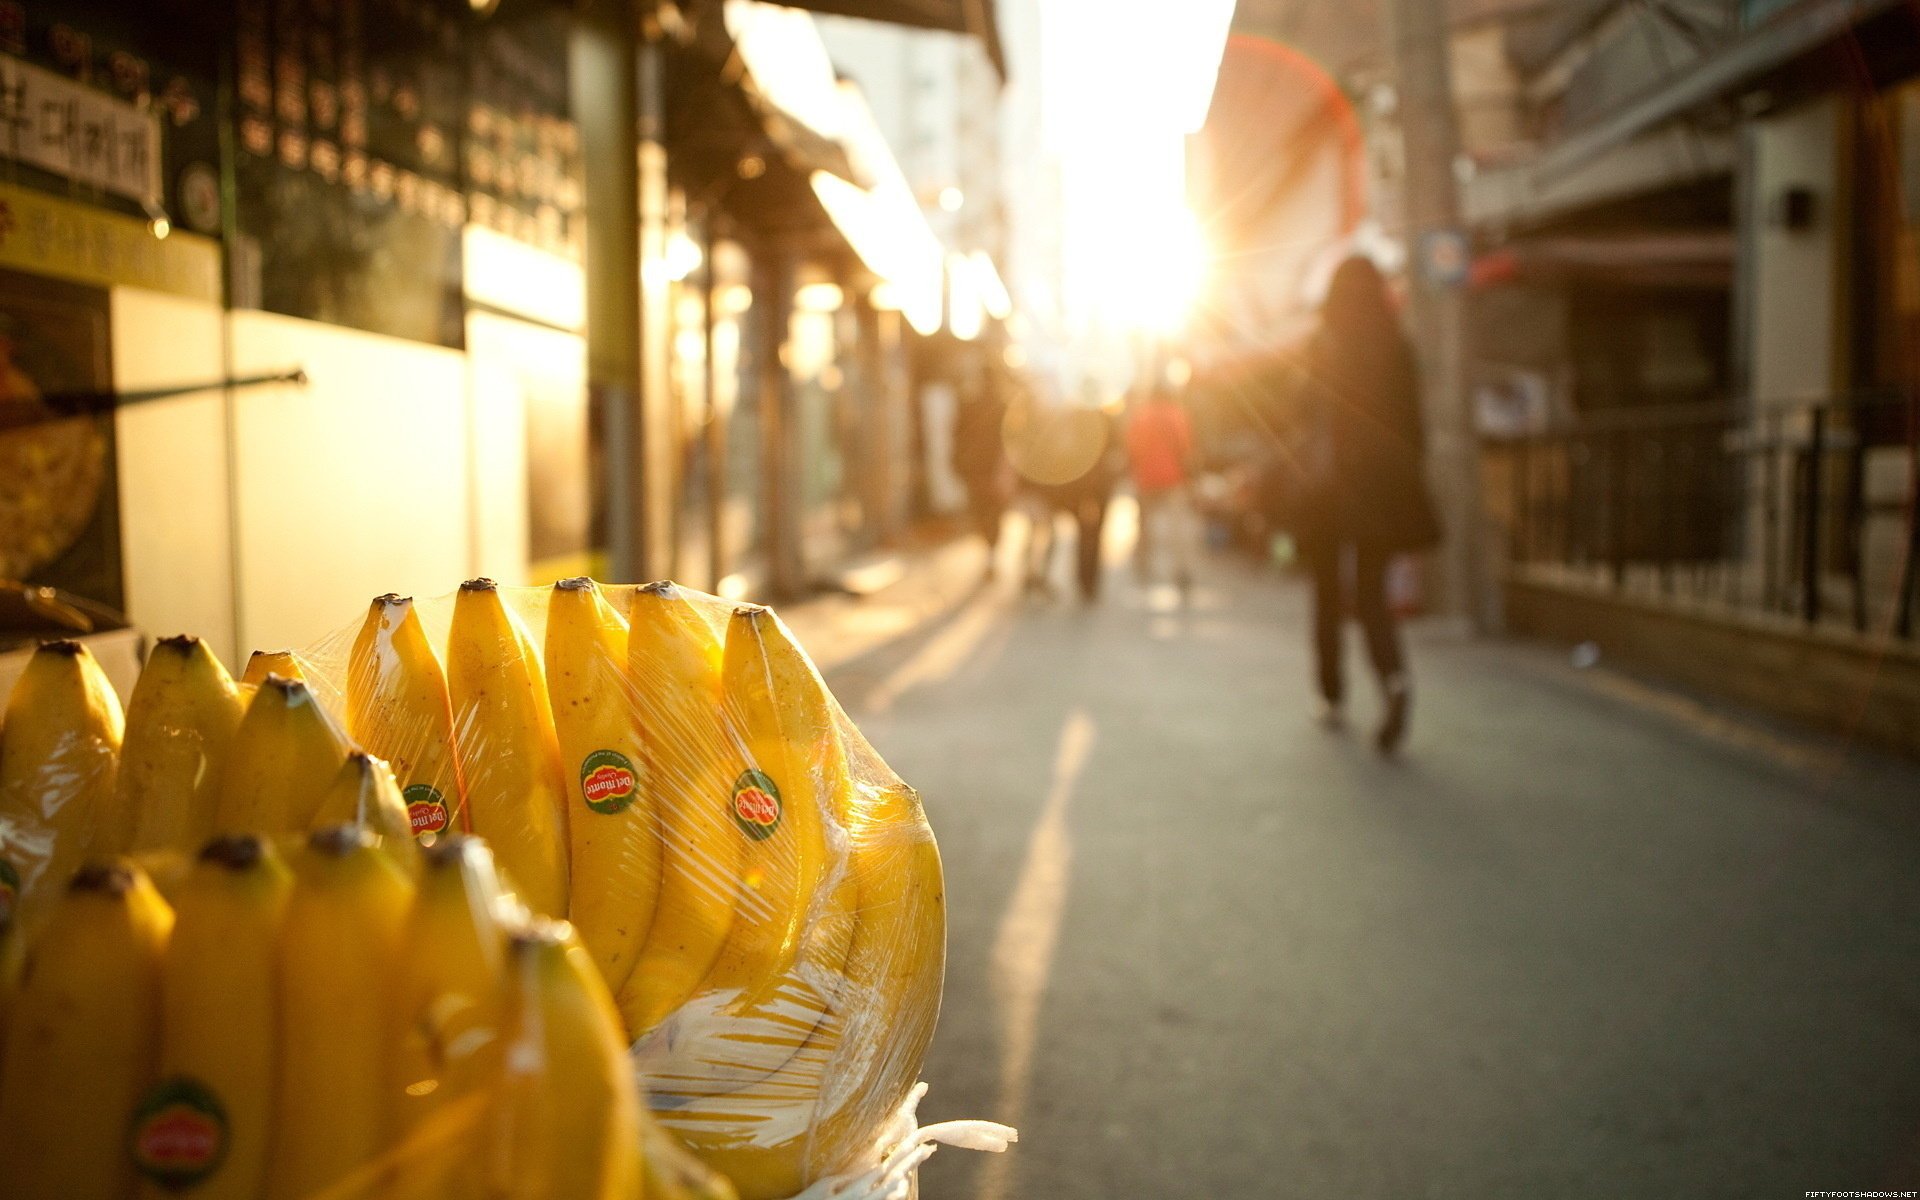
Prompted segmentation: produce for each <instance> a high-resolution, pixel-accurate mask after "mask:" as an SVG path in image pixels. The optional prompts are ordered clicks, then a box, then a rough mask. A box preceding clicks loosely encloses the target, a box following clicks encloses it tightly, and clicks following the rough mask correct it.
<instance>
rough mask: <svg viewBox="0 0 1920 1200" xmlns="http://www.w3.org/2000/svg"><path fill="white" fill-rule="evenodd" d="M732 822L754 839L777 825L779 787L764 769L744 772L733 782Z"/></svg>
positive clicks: (765, 836) (768, 833)
mask: <svg viewBox="0 0 1920 1200" xmlns="http://www.w3.org/2000/svg"><path fill="white" fill-rule="evenodd" d="M729 808H730V811H731V812H732V813H733V823H734V824H736V825H738V826H739V827H740V831H741V832H742V833H744V834H746V835H747V836H748V837H750V838H752V839H753V840H754V841H756V842H764V841H766V840H767V839H768V838H770V837H772V836H773V834H774V831H775V830H776V829H778V828H780V813H781V808H780V788H779V786H778V785H776V784H775V783H774V782H773V778H772V777H771V776H769V775H768V774H767V773H766V772H764V771H751V770H750V771H744V772H742V773H741V775H740V778H738V779H736V780H734V781H733V803H732V804H731V805H730V806H729Z"/></svg>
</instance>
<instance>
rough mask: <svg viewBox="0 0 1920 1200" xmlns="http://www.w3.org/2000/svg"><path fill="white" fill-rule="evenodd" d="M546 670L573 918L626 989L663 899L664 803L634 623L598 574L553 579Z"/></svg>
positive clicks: (616, 984)
mask: <svg viewBox="0 0 1920 1200" xmlns="http://www.w3.org/2000/svg"><path fill="white" fill-rule="evenodd" d="M546 668H547V691H548V694H549V696H550V698H551V700H552V703H553V725H554V730H555V732H556V733H557V735H558V736H559V740H560V761H561V762H562V763H563V764H565V767H566V771H567V802H568V804H569V805H570V807H569V809H568V812H567V832H568V841H569V843H570V845H569V851H570V852H569V854H568V860H567V873H568V877H569V878H570V879H571V880H572V881H573V892H572V895H571V897H569V900H568V907H567V914H568V920H569V921H571V922H572V924H573V927H574V930H575V931H576V932H577V933H578V934H579V935H580V941H581V943H582V944H583V945H584V946H586V948H587V953H588V954H589V955H590V956H592V958H593V962H594V965H595V966H597V967H599V968H600V974H601V975H602V976H603V977H604V978H605V979H606V981H607V987H608V989H609V990H611V991H614V992H618V991H619V990H620V988H621V986H622V985H624V984H625V983H626V982H627V979H628V978H629V977H630V976H631V975H632V974H633V965H634V960H635V959H636V958H638V957H639V954H640V946H641V943H642V942H644V941H645V940H646V936H647V930H648V928H649V927H650V926H651V925H652V924H653V916H654V908H655V905H656V904H657V903H658V901H659V896H660V824H659V817H660V810H659V806H658V800H659V794H658V791H657V789H656V787H655V785H654V783H653V781H652V780H651V779H649V778H648V777H647V776H646V750H645V747H644V745H643V744H642V741H641V726H640V713H639V711H638V706H637V705H636V703H635V699H636V697H635V695H634V688H633V686H632V685H631V684H629V682H628V680H627V623H626V621H625V620H623V619H622V618H621V616H620V614H619V613H617V612H615V611H614V610H613V608H612V607H611V606H609V605H608V604H607V601H606V598H605V597H604V596H602V595H601V593H600V589H599V587H598V586H597V585H596V584H595V583H594V582H593V580H591V579H587V578H577V579H563V580H561V581H560V582H559V583H556V584H554V585H553V596H552V599H551V600H550V601H549V603H548V607H547V644H546Z"/></svg>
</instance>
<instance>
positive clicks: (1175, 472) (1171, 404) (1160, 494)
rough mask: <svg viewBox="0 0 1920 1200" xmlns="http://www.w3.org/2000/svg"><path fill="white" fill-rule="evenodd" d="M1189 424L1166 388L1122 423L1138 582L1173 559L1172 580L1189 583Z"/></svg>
mask: <svg viewBox="0 0 1920 1200" xmlns="http://www.w3.org/2000/svg"><path fill="white" fill-rule="evenodd" d="M1192 462H1193V426H1192V423H1191V422H1190V421H1189V420H1188V419H1187V410H1186V409H1185V408H1183V407H1182V406H1181V404H1180V402H1179V401H1178V400H1177V399H1176V398H1175V397H1174V394H1173V392H1172V391H1171V390H1169V389H1167V388H1165V387H1159V388H1155V389H1153V390H1152V391H1150V392H1149V393H1148V394H1147V398H1146V400H1145V401H1144V402H1142V403H1141V404H1140V405H1139V406H1137V407H1136V408H1135V409H1134V411H1133V417H1132V419H1131V420H1130V421H1128V423H1127V464H1128V466H1129V468H1130V469H1131V472H1132V475H1133V490H1134V495H1135V497H1136V498H1137V499H1138V500H1139V502H1140V536H1139V541H1138V543H1137V544H1136V545H1135V547H1134V572H1135V575H1136V576H1137V577H1138V578H1139V580H1140V582H1141V583H1152V582H1153V581H1154V580H1155V579H1156V578H1158V572H1157V570H1156V566H1157V560H1158V559H1160V558H1162V557H1166V558H1170V559H1171V560H1172V564H1173V583H1174V586H1175V587H1177V588H1179V589H1180V594H1181V595H1182V596H1185V595H1186V594H1187V593H1188V591H1190V590H1191V589H1192V587H1193V532H1192V530H1193V497H1192V478H1191V464H1192Z"/></svg>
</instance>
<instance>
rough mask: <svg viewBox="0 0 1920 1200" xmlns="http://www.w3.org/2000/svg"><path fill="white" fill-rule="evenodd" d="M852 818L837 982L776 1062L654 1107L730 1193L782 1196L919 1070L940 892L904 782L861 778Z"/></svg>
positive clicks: (880, 1122) (854, 1137) (933, 1007)
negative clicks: (851, 892) (729, 1083)
mask: <svg viewBox="0 0 1920 1200" xmlns="http://www.w3.org/2000/svg"><path fill="white" fill-rule="evenodd" d="M851 820H852V822H853V827H854V832H853V842H854V845H855V849H854V877H855V879H856V880H857V885H858V886H857V896H858V901H857V908H856V911H855V914H854V923H853V938H852V945H851V947H850V949H849V950H848V952H847V957H846V966H845V976H844V988H845V991H844V992H843V993H842V994H841V996H840V997H839V998H838V1000H837V1001H836V1003H835V1005H834V1009H833V1011H832V1013H830V1014H829V1016H828V1017H827V1018H826V1019H824V1020H822V1021H821V1022H820V1023H819V1024H818V1026H816V1028H815V1029H814V1031H813V1034H812V1035H811V1037H810V1038H809V1039H808V1041H807V1043H806V1045H805V1046H803V1047H802V1048H801V1049H800V1050H799V1051H798V1052H796V1053H795V1054H794V1055H793V1056H792V1057H791V1058H790V1059H789V1061H788V1062H787V1064H786V1065H785V1066H784V1067H782V1068H781V1069H780V1071H779V1072H778V1073H776V1074H775V1075H773V1076H771V1077H769V1078H768V1079H766V1080H764V1081H763V1082H761V1083H760V1084H759V1085H757V1086H754V1087H750V1088H745V1089H742V1090H739V1091H735V1092H732V1093H729V1094H726V1095H713V1096H708V1097H700V1098H694V1099H692V1100H691V1101H690V1102H689V1103H687V1104H686V1105H685V1106H684V1107H682V1108H678V1109H675V1110H673V1111H672V1112H663V1113H660V1114H659V1116H660V1118H661V1120H662V1122H663V1123H664V1124H666V1125H667V1126H668V1127H669V1128H671V1129H673V1130H674V1131H676V1132H678V1133H680V1134H681V1135H682V1136H683V1137H684V1138H685V1139H686V1140H687V1142H688V1143H689V1144H690V1145H691V1146H692V1147H693V1148H694V1150H695V1151H696V1152H697V1153H699V1155H700V1157H701V1158H702V1159H703V1160H705V1161H706V1162H707V1163H708V1164H709V1165H711V1166H713V1167H715V1168H717V1169H718V1170H720V1171H722V1172H724V1173H725V1174H726V1175H727V1176H728V1177H729V1178H730V1179H732V1180H733V1182H734V1185H735V1186H736V1187H737V1188H738V1189H739V1192H740V1198H741V1200H776V1198H778V1197H782V1196H790V1195H793V1194H794V1193H796V1192H798V1191H800V1190H801V1189H802V1188H804V1187H806V1186H808V1185H809V1184H811V1183H812V1182H813V1181H814V1180H816V1179H818V1178H819V1177H820V1176H822V1175H826V1174H830V1173H833V1172H836V1171H841V1170H845V1169H847V1168H848V1167H850V1166H853V1165H855V1160H856V1159H857V1158H858V1157H859V1156H860V1155H862V1154H864V1153H866V1152H867V1151H868V1150H869V1149H871V1147H872V1144H873V1140H874V1138H875V1137H876V1136H877V1135H878V1133H879V1132H880V1130H881V1128H882V1127H883V1126H884V1124H885V1123H886V1122H887V1121H888V1120H889V1119H891V1118H892V1116H893V1114H894V1113H895V1112H896V1111H898V1109H899V1107H900V1105H901V1103H902V1101H904V1100H905V1099H906V1096H907V1093H908V1091H909V1090H911V1089H912V1087H913V1084H914V1082H915V1080H916V1079H917V1078H918V1077H919V1070H920V1063H921V1060H922V1058H923V1057H924V1056H925V1054H926V1049H927V1046H928V1044H929V1043H930V1042H931V1041H932V1038H933V1029H934V1023H935V1021H936V1019H937V1018H938V1016H939V1012H940V989H941V982H942V977H943V974H944V971H945V964H946V895H945V884H944V882H943V876H942V873H941V868H940V851H939V847H938V846H937V845H936V844H935V842H934V839H933V832H932V830H931V829H929V828H928V827H927V823H926V819H925V817H924V816H923V815H922V813H921V810H920V803H919V798H918V797H917V796H916V795H915V794H914V792H913V789H912V788H909V787H907V786H906V785H905V784H902V783H897V782H896V783H893V784H890V785H887V786H883V787H879V788H875V789H872V790H870V791H868V790H865V789H863V792H862V795H861V797H860V799H859V800H858V801H857V802H856V812H855V813H854V815H853V817H852V818H851Z"/></svg>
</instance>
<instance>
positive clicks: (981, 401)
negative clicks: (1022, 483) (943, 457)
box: [951, 372, 1013, 580]
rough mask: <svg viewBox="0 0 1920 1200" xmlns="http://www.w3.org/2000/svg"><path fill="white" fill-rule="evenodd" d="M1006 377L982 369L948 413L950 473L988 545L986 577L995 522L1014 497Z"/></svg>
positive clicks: (993, 552) (995, 546)
mask: <svg viewBox="0 0 1920 1200" xmlns="http://www.w3.org/2000/svg"><path fill="white" fill-rule="evenodd" d="M1007 390H1008V389H1007V386H1006V381H1005V380H1003V379H1001V378H998V377H997V376H995V375H994V374H993V373H992V372H987V373H986V375H985V378H984V379H983V380H982V381H981V386H980V387H979V389H978V390H977V391H973V392H971V393H970V394H967V395H964V396H963V397H962V398H961V400H960V403H959V405H958V406H957V407H956V409H955V410H954V416H953V453H952V460H951V461H952V465H953V473H954V474H955V475H957V476H959V477H960V482H961V484H962V486H964V487H965V488H966V490H967V522H968V524H969V525H971V526H972V527H973V532H974V533H975V534H977V535H979V538H980V540H981V541H982V542H983V543H985V544H986V548H987V568H986V578H987V579H989V580H990V579H992V578H993V575H994V560H995V558H996V556H997V554H998V551H999V548H1000V526H1001V525H1002V524H1003V522H1004V519H1005V517H1006V512H1007V504H1008V502H1009V501H1010V500H1011V499H1012V498H1013V464H1012V463H1011V462H1010V461H1009V460H1008V458H1007V450H1006V445H1005V442H1004V440H1003V437H1004V430H1003V427H1004V426H1005V424H1006V419H1007V405H1008V399H1007V395H1006V393H1007Z"/></svg>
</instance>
